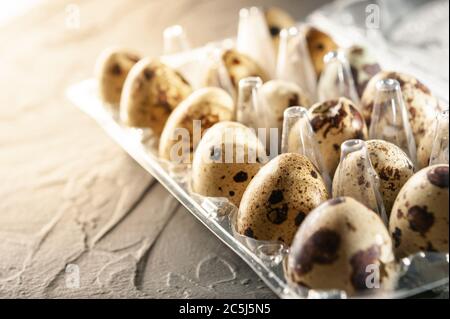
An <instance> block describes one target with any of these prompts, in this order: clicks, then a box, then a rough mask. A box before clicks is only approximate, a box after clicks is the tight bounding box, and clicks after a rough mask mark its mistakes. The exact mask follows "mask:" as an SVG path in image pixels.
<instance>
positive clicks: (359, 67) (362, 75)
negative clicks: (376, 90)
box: [345, 45, 381, 97]
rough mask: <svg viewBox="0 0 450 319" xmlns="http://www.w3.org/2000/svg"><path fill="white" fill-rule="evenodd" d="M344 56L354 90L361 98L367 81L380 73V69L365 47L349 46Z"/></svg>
mask: <svg viewBox="0 0 450 319" xmlns="http://www.w3.org/2000/svg"><path fill="white" fill-rule="evenodd" d="M345 56H346V57H347V60H348V63H349V65H350V69H351V71H352V75H353V79H354V82H355V86H356V90H357V92H358V95H359V97H361V96H362V94H363V92H364V89H365V88H366V86H367V83H369V80H370V79H371V78H372V77H374V76H375V75H376V74H377V73H378V72H380V71H381V67H380V65H379V64H378V62H377V61H376V59H375V57H373V56H372V55H371V54H370V52H369V51H368V49H367V48H365V47H361V46H357V45H354V46H351V47H350V48H347V49H346V50H345Z"/></svg>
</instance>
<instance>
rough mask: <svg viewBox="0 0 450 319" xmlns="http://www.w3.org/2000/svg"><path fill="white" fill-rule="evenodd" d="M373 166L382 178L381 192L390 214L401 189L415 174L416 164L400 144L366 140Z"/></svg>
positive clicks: (387, 211)
mask: <svg viewBox="0 0 450 319" xmlns="http://www.w3.org/2000/svg"><path fill="white" fill-rule="evenodd" d="M366 146H367V151H368V152H369V156H370V161H371V162H372V166H373V168H374V169H375V171H376V172H377V174H378V177H379V178H380V193H381V196H382V197H383V203H384V207H385V208H386V213H387V214H388V217H389V214H390V212H391V209H392V205H394V201H395V199H396V198H397V195H398V193H399V192H400V189H401V188H402V187H403V185H404V184H405V183H406V182H407V181H408V179H409V178H410V177H411V176H413V175H414V165H413V163H412V162H411V160H410V159H409V158H408V156H407V155H406V154H405V152H403V151H402V150H401V149H400V148H399V147H398V146H396V145H394V144H392V143H389V142H386V141H383V140H369V141H366Z"/></svg>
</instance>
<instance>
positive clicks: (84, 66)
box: [0, 0, 325, 298]
mask: <svg viewBox="0 0 450 319" xmlns="http://www.w3.org/2000/svg"><path fill="white" fill-rule="evenodd" d="M324 2H325V1H296V0H292V1H288V0H286V1H276V4H277V5H278V6H280V7H283V8H285V9H288V10H289V11H290V12H291V14H292V15H294V16H295V17H296V18H298V19H301V18H302V17H304V16H306V14H308V13H309V12H311V11H312V10H313V9H315V8H316V7H318V6H320V5H322V4H323V3H324ZM255 3H256V4H258V5H265V4H269V3H275V1H240V0H239V1H223V0H204V1H199V0H177V1H170V2H169V1H167V0H148V1H147V0H139V1H138V0H133V1H132V0H115V1H108V0H95V1H92V0H80V1H74V0H62V1H48V2H46V1H44V3H42V4H40V5H38V6H37V7H35V8H34V9H32V10H31V11H30V12H28V13H26V14H25V15H24V16H22V17H20V18H17V19H15V20H14V21H13V22H11V23H9V24H7V25H6V26H2V27H1V28H0V42H1V43H2V47H1V49H0V87H1V93H0V181H1V182H0V198H1V201H0V297H2V298H14V297H103V298H108V297H158V298H170V297H208V298H216V297H229V298H273V297H275V295H274V294H273V293H272V292H271V291H270V290H269V289H268V288H267V287H265V286H264V284H263V283H262V282H261V281H260V280H259V279H258V278H257V276H256V275H255V274H254V273H253V272H252V271H251V270H250V269H249V268H248V266H247V265H246V264H245V263H244V262H242V261H241V260H240V259H239V258H238V257H237V256H236V255H235V254H234V253H233V252H232V251H230V250H229V249H228V248H227V247H226V246H224V245H223V244H222V243H221V242H219V241H218V240H217V239H216V238H215V237H214V236H213V235H212V234H210V233H209V232H208V231H207V230H206V229H205V228H204V227H203V226H202V225H201V224H200V223H199V222H198V221H197V220H196V219H194V217H193V216H191V215H190V214H189V213H188V212H187V211H186V210H185V209H184V208H182V207H180V206H179V205H178V204H177V202H176V201H175V200H174V199H173V198H172V197H171V196H170V195H169V194H168V193H167V192H166V191H165V190H164V188H163V187H162V186H161V185H159V184H158V183H156V182H155V181H154V180H153V178H152V177H151V176H149V175H148V174H147V173H146V172H145V171H144V170H143V169H142V168H141V167H139V166H138V165H137V164H136V163H135V162H134V161H133V160H132V159H130V158H129V157H128V156H127V155H126V154H125V152H123V151H122V150H121V149H120V148H119V147H118V146H116V145H115V144H114V143H113V142H112V141H111V140H110V139H109V138H108V137H107V136H106V134H105V133H104V132H103V131H102V130H101V129H100V128H98V127H97V126H96V124H95V123H94V121H93V120H91V119H89V118H88V117H87V116H85V115H84V114H82V113H81V112H80V111H79V110H77V109H76V108H75V107H74V106H72V105H71V104H70V103H69V102H68V101H67V100H66V99H65V97H64V91H65V89H66V88H67V87H68V86H69V85H70V84H73V83H76V82H78V81H80V80H83V79H85V78H88V77H91V76H92V70H93V65H94V61H95V59H96V57H97V55H98V54H99V52H100V51H101V50H102V49H103V48H105V47H107V46H110V45H120V46H125V47H130V48H134V49H136V50H138V51H140V52H141V53H142V54H145V55H149V56H157V55H159V54H161V48H162V38H161V32H162V30H163V29H164V28H165V27H167V26H169V25H172V24H181V25H183V26H184V27H185V29H186V31H187V33H188V35H189V37H190V40H191V42H192V43H193V45H201V44H203V43H206V42H207V41H211V40H215V39H221V38H224V37H227V36H230V35H234V34H235V33H236V29H237V17H238V10H239V8H241V7H243V6H248V5H251V4H255ZM70 4H75V5H77V6H78V7H79V9H80V18H81V20H80V22H81V24H80V28H79V29H71V28H68V27H67V26H66V22H67V10H68V8H70V7H68V5H70ZM218 13H220V14H218ZM69 264H74V265H76V267H78V270H79V274H80V283H79V284H80V285H79V288H76V286H77V285H76V282H75V283H74V281H71V280H72V279H73V278H75V277H73V274H74V273H70V272H69V270H70V269H72V268H71V267H72V266H70V267H69V268H66V267H67V265H69Z"/></svg>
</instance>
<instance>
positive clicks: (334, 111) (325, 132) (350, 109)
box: [308, 98, 367, 175]
mask: <svg viewBox="0 0 450 319" xmlns="http://www.w3.org/2000/svg"><path fill="white" fill-rule="evenodd" d="M308 112H309V116H310V121H311V126H312V128H313V130H314V133H315V136H316V140H317V143H318V144H319V147H320V152H321V154H322V156H323V157H324V163H325V167H326V168H327V171H328V172H329V173H330V175H334V171H335V170H336V167H337V166H338V164H339V159H340V147H341V144H342V143H343V142H345V141H346V140H350V139H361V140H364V139H366V138H367V127H366V124H365V123H364V120H363V117H362V115H361V113H359V111H358V109H357V108H356V106H355V105H354V104H353V102H351V101H350V100H349V99H347V98H339V99H338V100H328V101H325V102H320V103H317V104H314V105H313V106H311V108H310V109H309V110H308Z"/></svg>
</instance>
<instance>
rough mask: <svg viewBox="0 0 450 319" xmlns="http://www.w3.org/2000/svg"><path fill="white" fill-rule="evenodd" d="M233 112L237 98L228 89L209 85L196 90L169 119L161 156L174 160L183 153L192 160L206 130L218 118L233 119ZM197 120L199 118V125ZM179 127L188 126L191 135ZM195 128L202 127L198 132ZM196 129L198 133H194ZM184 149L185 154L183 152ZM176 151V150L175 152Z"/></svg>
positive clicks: (184, 156)
mask: <svg viewBox="0 0 450 319" xmlns="http://www.w3.org/2000/svg"><path fill="white" fill-rule="evenodd" d="M233 113H234V103H233V99H232V98H231V96H230V95H229V94H228V93H227V92H225V91H224V90H222V89H219V88H214V87H209V88H201V89H199V90H197V91H194V92H193V93H192V94H191V95H189V96H188V97H187V98H186V99H185V100H184V101H182V102H181V103H180V105H179V106H178V107H177V108H176V109H175V110H174V111H173V112H172V113H171V114H170V116H169V118H168V119H167V122H166V125H165V126H164V130H163V132H162V134H161V137H160V140H159V156H160V157H161V158H163V159H166V160H171V161H173V160H175V157H177V158H178V157H179V158H180V159H183V160H186V159H189V162H190V160H191V157H192V154H193V151H194V150H195V148H196V147H197V144H198V142H199V140H200V138H201V136H202V135H203V132H204V131H205V130H207V129H209V128H210V127H211V126H213V125H214V124H216V123H217V122H221V121H230V120H232V118H233ZM195 120H197V121H199V122H198V123H197V125H198V126H197V127H195V126H196V124H195V123H194V121H195ZM179 129H185V130H187V132H188V133H189V135H188V136H184V135H182V134H178V132H177V131H178V130H179ZM195 129H198V132H194V130H195ZM194 133H195V134H198V136H194ZM186 138H188V140H186ZM177 145H180V146H181V148H180V147H177ZM180 151H181V152H182V154H179V152H180ZM173 152H176V154H175V153H174V154H172V153H173Z"/></svg>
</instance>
